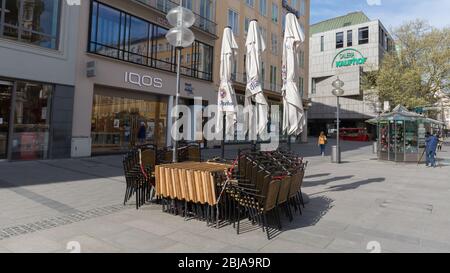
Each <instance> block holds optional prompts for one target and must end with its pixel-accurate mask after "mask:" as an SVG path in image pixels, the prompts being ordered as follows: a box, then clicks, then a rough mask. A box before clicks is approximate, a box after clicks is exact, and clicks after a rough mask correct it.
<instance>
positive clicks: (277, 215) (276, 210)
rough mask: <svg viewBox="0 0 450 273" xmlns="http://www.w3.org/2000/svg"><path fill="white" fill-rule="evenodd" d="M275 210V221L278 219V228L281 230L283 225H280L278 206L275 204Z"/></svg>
mask: <svg viewBox="0 0 450 273" xmlns="http://www.w3.org/2000/svg"><path fill="white" fill-rule="evenodd" d="M275 212H276V217H277V221H278V229H279V230H281V229H283V226H282V225H281V218H280V207H279V206H277V208H276V209H275Z"/></svg>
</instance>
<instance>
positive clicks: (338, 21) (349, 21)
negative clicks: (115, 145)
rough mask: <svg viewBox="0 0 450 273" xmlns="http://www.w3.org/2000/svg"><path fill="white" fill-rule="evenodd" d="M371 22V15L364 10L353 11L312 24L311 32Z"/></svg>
mask: <svg viewBox="0 0 450 273" xmlns="http://www.w3.org/2000/svg"><path fill="white" fill-rule="evenodd" d="M367 22H370V19H369V17H367V16H366V15H365V14H364V13H363V12H361V11H357V12H351V13H349V14H347V15H344V16H340V17H336V18H332V19H328V20H325V21H322V22H319V23H317V24H314V25H311V28H310V34H311V35H313V34H316V33H321V32H325V31H330V30H333V29H339V28H344V27H348V26H352V25H358V24H362V23H367Z"/></svg>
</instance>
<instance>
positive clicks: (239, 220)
mask: <svg viewBox="0 0 450 273" xmlns="http://www.w3.org/2000/svg"><path fill="white" fill-rule="evenodd" d="M237 214H238V215H237V234H238V235H239V228H240V224H241V215H240V214H241V213H240V210H239V206H238V213H237Z"/></svg>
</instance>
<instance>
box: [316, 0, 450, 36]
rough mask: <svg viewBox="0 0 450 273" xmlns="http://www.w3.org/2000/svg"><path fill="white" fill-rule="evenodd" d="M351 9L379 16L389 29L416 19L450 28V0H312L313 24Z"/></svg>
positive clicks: (374, 17)
mask: <svg viewBox="0 0 450 273" xmlns="http://www.w3.org/2000/svg"><path fill="white" fill-rule="evenodd" d="M352 11H363V12H364V13H365V14H366V15H367V16H368V17H369V18H370V19H371V20H376V19H379V20H380V21H381V23H383V25H384V26H385V27H386V28H388V29H389V30H392V29H393V28H395V27H397V26H399V25H401V24H402V23H403V22H405V21H410V20H414V19H417V18H420V19H424V20H427V21H428V22H429V23H430V24H431V25H432V26H434V27H438V28H442V27H444V26H448V27H450V0H311V24H314V23H317V22H320V21H323V20H326V19H330V18H333V17H337V16H341V15H345V14H347V13H349V12H352Z"/></svg>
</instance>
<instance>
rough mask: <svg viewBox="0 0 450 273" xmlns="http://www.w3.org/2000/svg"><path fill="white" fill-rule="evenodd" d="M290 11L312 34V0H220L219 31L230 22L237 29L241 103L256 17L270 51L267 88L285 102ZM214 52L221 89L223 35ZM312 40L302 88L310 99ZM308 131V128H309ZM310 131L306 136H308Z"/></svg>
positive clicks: (303, 60) (275, 101)
mask: <svg viewBox="0 0 450 273" xmlns="http://www.w3.org/2000/svg"><path fill="white" fill-rule="evenodd" d="M288 12H292V13H294V14H296V15H297V17H298V18H299V22H300V25H301V26H302V28H303V30H304V32H305V35H306V37H309V18H310V1H309V0H289V1H288V0H228V1H217V12H216V21H217V29H218V35H220V36H221V35H222V32H223V29H224V28H225V27H227V26H230V27H231V28H232V29H233V32H234V35H235V38H236V42H237V44H238V46H239V49H238V54H237V58H236V62H235V63H234V64H233V80H234V87H235V90H236V95H237V100H238V103H239V104H241V105H244V98H245V88H246V84H247V76H246V73H245V54H246V47H245V41H246V38H247V36H246V35H247V30H248V26H249V24H250V21H251V20H253V19H256V20H257V21H258V26H259V28H260V31H261V33H262V36H263V38H264V41H265V43H266V51H265V52H264V53H263V55H262V70H263V71H262V73H263V75H262V79H263V83H262V85H263V89H264V93H265V94H266V98H267V101H268V102H269V104H270V105H280V111H281V106H282V100H281V87H282V79H281V69H282V54H283V48H282V46H283V37H284V36H283V34H284V21H285V16H286V14H287V13H288ZM215 47H216V50H215V55H214V71H215V73H214V83H215V88H216V90H218V87H219V84H220V78H219V69H220V57H221V56H220V48H221V39H220V38H219V39H218V40H217V41H216V46H215ZM308 52H309V40H308V39H306V41H305V42H304V44H303V45H302V48H301V54H300V55H301V56H300V77H299V80H298V84H299V90H300V92H301V93H302V96H303V98H304V100H305V107H306V106H307V99H308V92H307V90H308V69H309V58H308V54H309V53H308ZM271 115H272V117H271V118H272V120H281V118H280V117H281V114H280V113H271ZM305 131H306V130H305ZM306 136H307V134H304V136H303V137H302V140H303V141H306V140H307V137H306Z"/></svg>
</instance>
